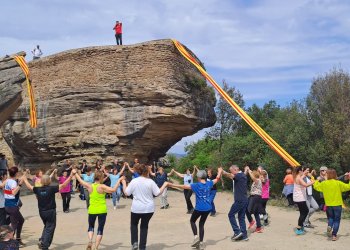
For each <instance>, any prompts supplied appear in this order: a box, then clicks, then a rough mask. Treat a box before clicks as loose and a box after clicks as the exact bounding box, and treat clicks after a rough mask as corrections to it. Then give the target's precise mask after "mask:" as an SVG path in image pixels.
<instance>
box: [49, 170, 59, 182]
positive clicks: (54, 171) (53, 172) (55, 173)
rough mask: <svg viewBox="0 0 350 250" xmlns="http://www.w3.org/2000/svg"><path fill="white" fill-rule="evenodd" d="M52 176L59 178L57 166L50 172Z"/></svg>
mask: <svg viewBox="0 0 350 250" xmlns="http://www.w3.org/2000/svg"><path fill="white" fill-rule="evenodd" d="M52 177H55V179H56V180H58V177H57V168H56V169H54V170H53V171H52V173H51V174H50V179H52Z"/></svg>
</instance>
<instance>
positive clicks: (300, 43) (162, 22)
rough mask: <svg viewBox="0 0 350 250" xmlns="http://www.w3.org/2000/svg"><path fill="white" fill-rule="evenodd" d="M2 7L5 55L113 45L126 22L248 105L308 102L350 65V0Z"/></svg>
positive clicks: (92, 0)
mask: <svg viewBox="0 0 350 250" xmlns="http://www.w3.org/2000/svg"><path fill="white" fill-rule="evenodd" d="M1 10H2V11H1V13H2V14H1V15H0V22H1V23H2V24H3V25H2V26H1V28H0V31H1V32H0V54H2V55H4V54H11V53H14V52H17V51H21V50H25V51H27V52H30V50H31V49H32V48H33V47H34V46H35V45H36V44H40V45H41V47H42V48H43V51H44V53H45V54H46V55H48V54H52V53H56V52H59V51H62V50H67V49H70V48H78V47H85V46H91V45H106V44H114V43H115V41H114V34H113V30H112V27H113V24H114V22H115V20H117V19H119V20H121V21H122V22H123V25H124V34H123V40H124V43H126V44H131V43H137V42H142V41H146V40H152V39H160V38H176V39H178V40H179V41H181V42H183V43H184V44H185V45H187V46H188V47H189V48H190V49H192V50H193V51H194V52H195V53H196V54H197V56H198V57H199V58H200V59H201V60H202V61H203V62H204V64H205V66H206V68H207V69H208V71H209V72H210V73H211V74H212V76H213V77H214V78H215V79H216V80H217V81H218V82H221V80H222V79H224V78H225V79H227V81H228V82H229V83H233V84H234V85H235V86H237V88H238V89H239V90H240V91H241V92H242V93H243V95H244V97H245V99H246V100H248V103H252V102H258V103H262V102H264V101H268V100H270V99H276V100H277V101H281V102H284V103H285V102H288V101H290V100H292V99H295V98H302V97H303V96H305V95H306V94H307V92H308V89H309V86H310V82H311V80H312V78H313V77H314V76H315V75H317V74H320V73H323V72H325V71H328V70H329V69H330V68H332V67H333V66H335V65H339V64H341V65H342V67H343V68H344V69H346V70H348V69H349V66H350V50H349V49H348V48H349V41H350V33H349V32H348V31H349V29H350V15H349V12H350V2H349V1H341V0H294V1H280V0H260V1H251V0H235V1H231V0H206V1H205V3H204V2H203V1H201V0H167V1H162V0H149V1H137V0H128V1H116V0H104V1H99V0H75V1H71V0H50V1H40V0H31V1H21V0H11V1H2V3H1ZM14 13H15V18H14ZM196 138H197V137H196ZM186 140H191V139H186ZM179 145H180V146H179ZM182 146H183V144H181V143H180V144H177V145H176V147H182Z"/></svg>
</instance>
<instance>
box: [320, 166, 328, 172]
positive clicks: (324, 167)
mask: <svg viewBox="0 0 350 250" xmlns="http://www.w3.org/2000/svg"><path fill="white" fill-rule="evenodd" d="M327 169H328V168H327V167H326V166H322V167H320V171H327Z"/></svg>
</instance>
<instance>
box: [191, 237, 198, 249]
mask: <svg viewBox="0 0 350 250" xmlns="http://www.w3.org/2000/svg"><path fill="white" fill-rule="evenodd" d="M198 246H199V237H198V236H197V235H196V236H195V237H194V240H193V243H192V245H191V247H194V248H197V247H198Z"/></svg>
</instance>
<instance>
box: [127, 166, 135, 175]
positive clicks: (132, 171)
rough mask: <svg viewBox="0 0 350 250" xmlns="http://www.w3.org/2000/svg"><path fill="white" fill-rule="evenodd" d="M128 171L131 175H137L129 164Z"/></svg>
mask: <svg viewBox="0 0 350 250" xmlns="http://www.w3.org/2000/svg"><path fill="white" fill-rule="evenodd" d="M128 169H129V171H130V172H131V173H135V171H134V169H133V168H132V167H130V165H129V164H128Z"/></svg>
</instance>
